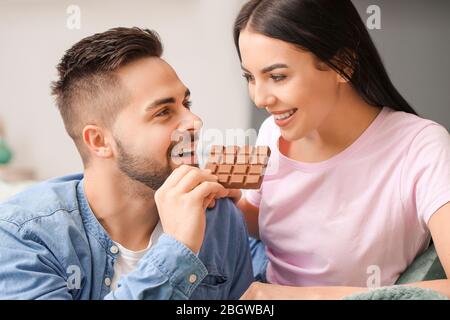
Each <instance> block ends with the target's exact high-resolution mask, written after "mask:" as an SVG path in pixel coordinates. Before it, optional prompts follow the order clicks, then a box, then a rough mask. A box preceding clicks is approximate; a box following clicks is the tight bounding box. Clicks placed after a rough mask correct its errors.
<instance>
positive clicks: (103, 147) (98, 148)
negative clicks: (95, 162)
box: [83, 125, 113, 159]
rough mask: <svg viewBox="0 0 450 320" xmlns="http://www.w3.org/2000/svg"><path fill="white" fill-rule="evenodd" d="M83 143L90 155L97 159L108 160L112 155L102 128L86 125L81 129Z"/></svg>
mask: <svg viewBox="0 0 450 320" xmlns="http://www.w3.org/2000/svg"><path fill="white" fill-rule="evenodd" d="M83 142H84V144H85V145H86V147H87V148H88V149H89V151H90V153H91V154H93V155H95V156H96V157H99V158H104V159H107V158H110V157H111V156H112V155H113V152H112V148H111V144H110V143H109V141H108V139H107V137H106V134H105V131H104V128H101V127H99V126H96V125H87V126H85V127H84V129H83Z"/></svg>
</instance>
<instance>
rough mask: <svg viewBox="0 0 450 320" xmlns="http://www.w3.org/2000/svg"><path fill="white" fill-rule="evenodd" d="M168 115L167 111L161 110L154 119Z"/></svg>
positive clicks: (168, 111)
mask: <svg viewBox="0 0 450 320" xmlns="http://www.w3.org/2000/svg"><path fill="white" fill-rule="evenodd" d="M169 113H170V110H169V109H163V110H162V111H160V112H158V113H157V114H156V115H155V117H164V116H166V115H168V114H169Z"/></svg>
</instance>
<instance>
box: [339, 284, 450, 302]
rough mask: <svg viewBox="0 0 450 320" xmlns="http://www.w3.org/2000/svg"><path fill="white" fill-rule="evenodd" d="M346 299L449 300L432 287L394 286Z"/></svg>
mask: <svg viewBox="0 0 450 320" xmlns="http://www.w3.org/2000/svg"><path fill="white" fill-rule="evenodd" d="M344 300H448V299H447V297H445V296H443V295H441V294H439V293H437V292H435V291H433V290H430V289H422V288H416V287H405V286H393V287H384V288H378V289H374V290H370V291H368V292H365V293H359V294H354V295H351V296H348V297H346V298H344Z"/></svg>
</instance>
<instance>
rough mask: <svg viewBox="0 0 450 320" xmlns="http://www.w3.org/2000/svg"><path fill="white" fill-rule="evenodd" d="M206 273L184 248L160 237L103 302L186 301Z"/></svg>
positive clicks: (196, 259)
mask: <svg viewBox="0 0 450 320" xmlns="http://www.w3.org/2000/svg"><path fill="white" fill-rule="evenodd" d="M207 273H208V271H207V269H206V267H205V266H204V265H203V263H202V262H201V261H200V259H199V258H198V257H197V255H195V254H194V253H193V252H192V251H191V250H190V249H188V248H187V247H186V246H185V245H184V244H182V243H181V242H179V241H177V240H176V239H175V238H173V237H171V236H169V235H167V234H163V235H161V237H160V238H159V239H158V242H157V244H156V245H155V246H154V247H152V248H151V249H150V250H149V252H148V253H147V254H146V255H145V256H144V257H143V258H142V259H141V260H140V261H139V263H138V266H137V268H136V269H135V270H133V271H132V272H130V273H129V274H127V275H126V276H125V277H122V278H121V279H120V280H119V282H118V285H117V289H116V290H114V291H112V292H110V293H109V294H108V295H106V296H105V299H106V300H115V299H118V300H187V299H189V297H190V296H191V294H192V292H193V291H194V290H195V288H196V287H197V286H198V285H199V283H200V282H202V280H203V279H204V278H205V277H206V275H207Z"/></svg>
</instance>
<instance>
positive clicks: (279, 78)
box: [270, 74, 286, 82]
mask: <svg viewBox="0 0 450 320" xmlns="http://www.w3.org/2000/svg"><path fill="white" fill-rule="evenodd" d="M270 78H271V79H272V80H273V81H275V82H279V81H282V80H284V79H286V76H285V75H283V74H272V75H270Z"/></svg>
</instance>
